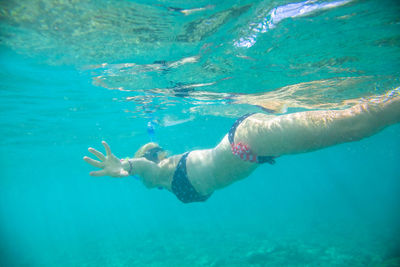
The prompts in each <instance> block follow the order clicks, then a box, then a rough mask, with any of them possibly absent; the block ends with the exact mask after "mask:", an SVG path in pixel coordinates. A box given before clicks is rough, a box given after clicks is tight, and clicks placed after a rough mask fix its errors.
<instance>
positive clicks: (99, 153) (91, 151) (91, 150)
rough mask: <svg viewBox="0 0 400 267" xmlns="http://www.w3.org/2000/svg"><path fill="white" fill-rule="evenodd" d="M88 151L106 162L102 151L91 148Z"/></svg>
mask: <svg viewBox="0 0 400 267" xmlns="http://www.w3.org/2000/svg"><path fill="white" fill-rule="evenodd" d="M88 150H89V152H90V153H92V154H93V155H95V156H96V157H97V158H98V159H99V160H101V161H105V160H106V157H105V156H104V155H103V153H101V152H100V151H97V150H96V149H94V148H91V147H89V149H88Z"/></svg>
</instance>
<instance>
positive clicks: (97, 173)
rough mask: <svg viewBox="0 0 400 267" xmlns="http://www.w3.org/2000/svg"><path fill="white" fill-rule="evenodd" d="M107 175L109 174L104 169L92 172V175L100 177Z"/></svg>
mask: <svg viewBox="0 0 400 267" xmlns="http://www.w3.org/2000/svg"><path fill="white" fill-rule="evenodd" d="M106 175H107V174H106V172H105V171H104V170H101V171H94V172H90V176H96V177H99V176H106Z"/></svg>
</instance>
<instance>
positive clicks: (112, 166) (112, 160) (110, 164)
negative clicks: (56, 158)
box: [83, 141, 161, 188]
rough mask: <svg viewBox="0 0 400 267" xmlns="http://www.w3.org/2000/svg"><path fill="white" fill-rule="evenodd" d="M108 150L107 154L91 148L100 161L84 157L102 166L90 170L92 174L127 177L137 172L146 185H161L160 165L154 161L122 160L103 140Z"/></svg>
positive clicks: (90, 162)
mask: <svg viewBox="0 0 400 267" xmlns="http://www.w3.org/2000/svg"><path fill="white" fill-rule="evenodd" d="M101 143H102V144H103V146H104V148H105V150H106V155H105V156H104V155H103V153H101V152H100V151H98V150H96V149H94V148H91V147H90V148H89V149H88V150H89V152H90V153H92V154H93V155H95V156H96V157H97V158H98V159H99V160H100V161H98V160H94V159H91V158H89V157H86V156H85V157H83V160H84V161H86V162H87V163H88V164H90V165H92V166H93V167H97V168H100V169H101V170H99V171H93V172H90V175H91V176H111V177H126V176H129V175H134V174H137V175H139V176H140V177H141V178H142V182H143V184H144V185H146V187H149V188H151V187H155V186H161V184H160V179H157V178H158V177H159V176H160V167H159V166H158V165H157V164H155V163H154V162H152V161H149V160H146V159H144V158H137V159H124V160H120V159H119V158H117V157H116V156H114V154H112V153H111V149H110V146H109V145H108V144H107V143H106V142H105V141H102V142H101Z"/></svg>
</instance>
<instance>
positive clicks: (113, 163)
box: [83, 141, 129, 177]
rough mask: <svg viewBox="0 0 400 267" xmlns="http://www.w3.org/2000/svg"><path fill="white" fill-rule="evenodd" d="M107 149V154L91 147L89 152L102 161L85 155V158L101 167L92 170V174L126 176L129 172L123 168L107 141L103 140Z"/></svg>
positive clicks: (93, 164)
mask: <svg viewBox="0 0 400 267" xmlns="http://www.w3.org/2000/svg"><path fill="white" fill-rule="evenodd" d="M101 143H102V144H103V146H104V148H105V149H106V156H104V155H103V153H101V152H99V151H97V150H96V149H94V148H91V147H89V149H88V150H89V152H90V153H92V154H93V155H95V156H96V157H97V158H98V159H99V160H100V161H97V160H94V159H91V158H89V157H86V156H85V157H83V160H84V161H86V162H87V163H89V164H90V165H92V166H93V167H97V168H100V169H102V170H100V171H93V172H90V175H91V176H112V177H126V176H128V175H129V173H128V172H127V171H126V170H125V169H124V168H123V164H122V162H121V161H120V159H119V158H117V157H116V156H114V155H113V154H112V153H111V149H110V147H109V146H108V144H107V143H106V142H105V141H102V142H101Z"/></svg>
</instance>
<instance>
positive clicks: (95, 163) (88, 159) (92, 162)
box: [83, 156, 104, 169]
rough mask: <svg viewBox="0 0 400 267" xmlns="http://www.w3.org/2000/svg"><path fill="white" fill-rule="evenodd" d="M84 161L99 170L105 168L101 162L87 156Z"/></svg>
mask: <svg viewBox="0 0 400 267" xmlns="http://www.w3.org/2000/svg"><path fill="white" fill-rule="evenodd" d="M83 160H84V161H86V163H88V164H90V165H92V166H93V167H97V168H101V169H102V168H104V164H103V163H102V162H100V161H97V160H94V159H91V158H89V157H86V156H85V157H83Z"/></svg>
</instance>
